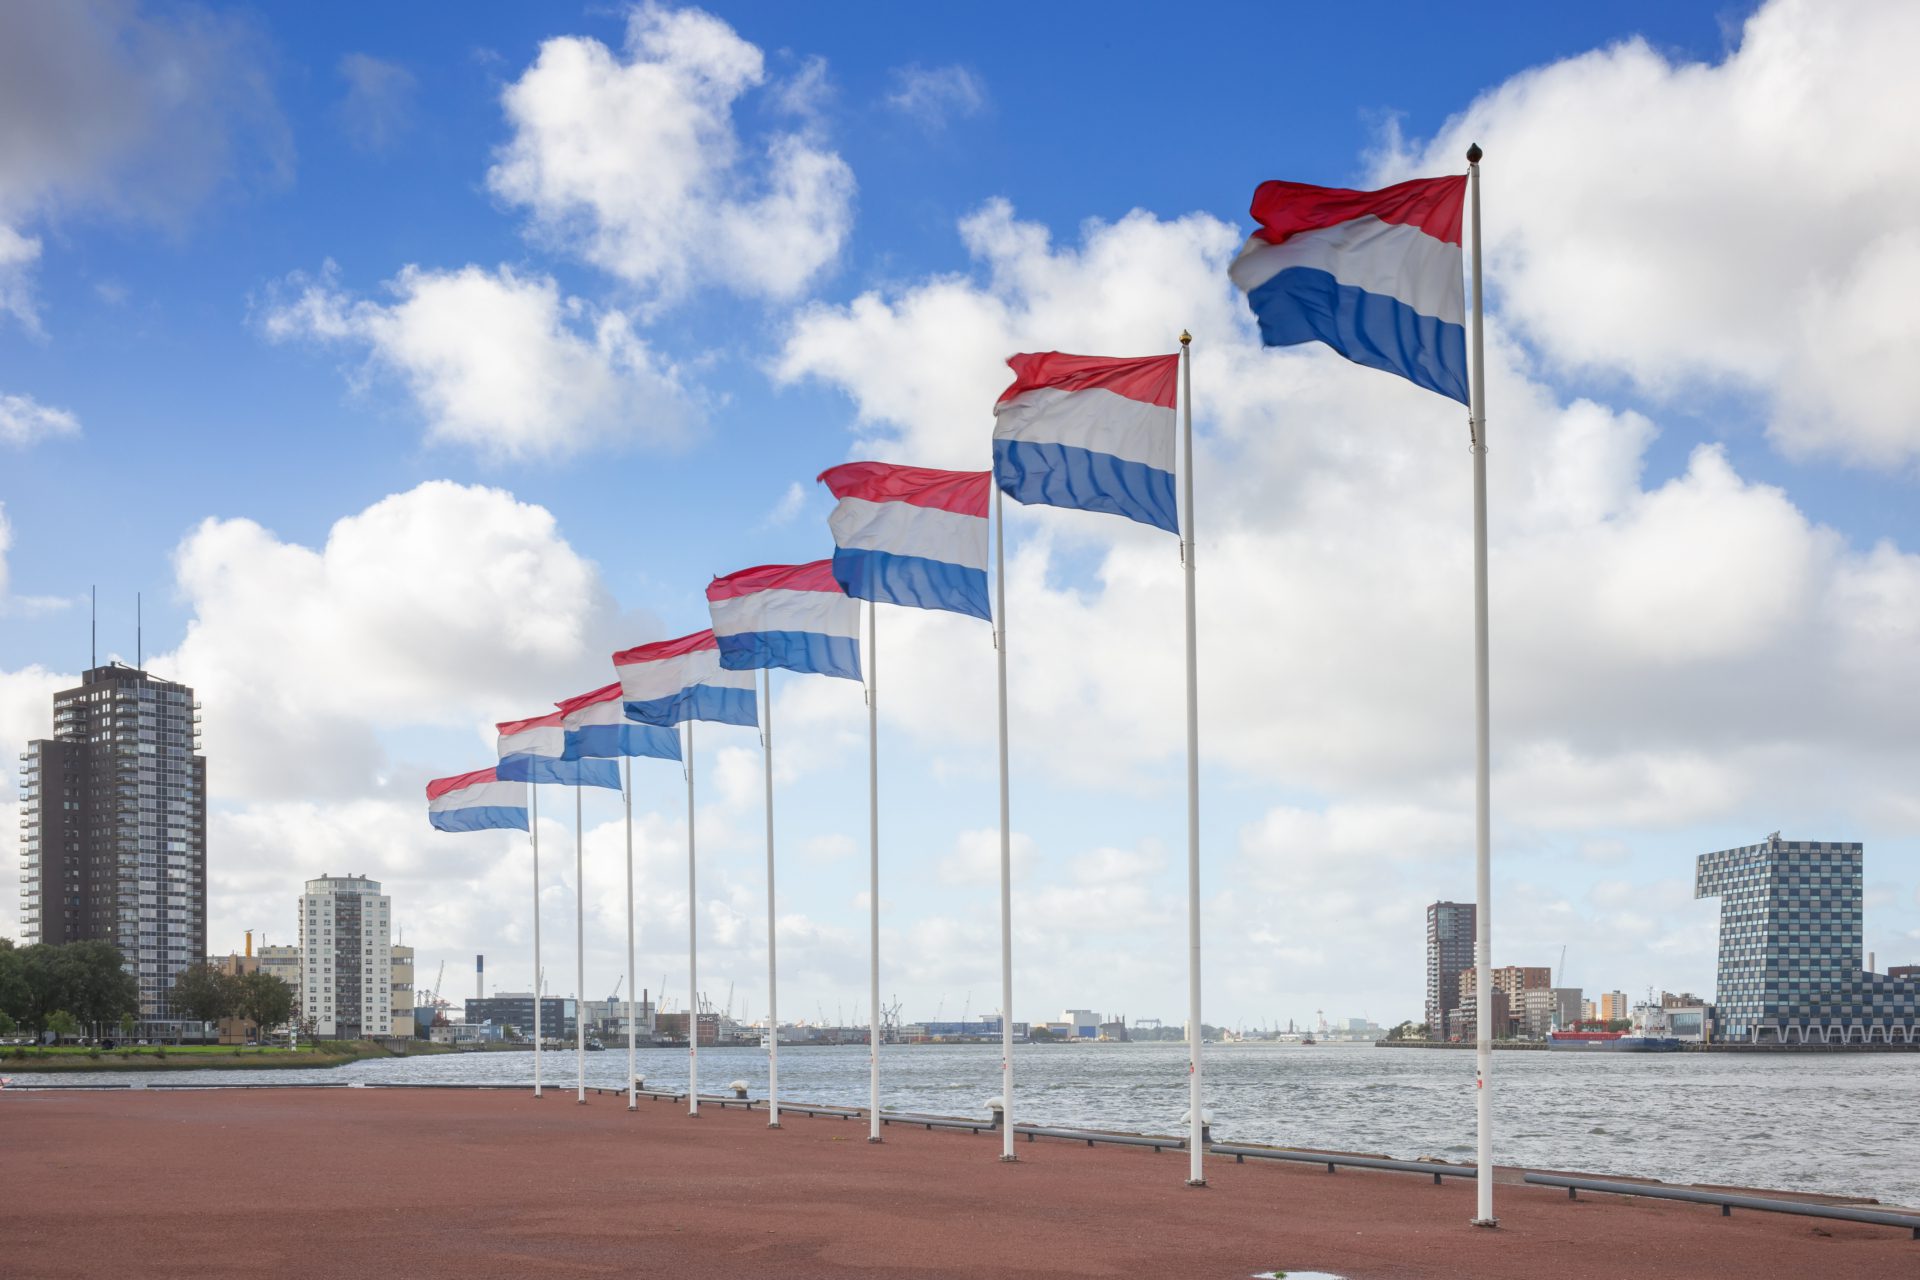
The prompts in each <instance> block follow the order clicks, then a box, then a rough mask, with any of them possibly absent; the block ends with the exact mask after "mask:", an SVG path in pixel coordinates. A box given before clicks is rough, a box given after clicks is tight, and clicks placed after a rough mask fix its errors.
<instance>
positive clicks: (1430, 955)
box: [1427, 902, 1474, 1040]
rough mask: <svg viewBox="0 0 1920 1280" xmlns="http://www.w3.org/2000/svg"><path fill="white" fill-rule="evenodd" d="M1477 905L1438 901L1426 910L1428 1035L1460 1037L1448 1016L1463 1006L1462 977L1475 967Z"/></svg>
mask: <svg viewBox="0 0 1920 1280" xmlns="http://www.w3.org/2000/svg"><path fill="white" fill-rule="evenodd" d="M1473 935H1474V905H1473V904H1472V903H1471V902H1436V903H1433V904H1432V905H1430V906H1429V907H1428V908H1427V1036H1428V1038H1429V1039H1433V1040H1446V1039H1448V1038H1450V1037H1451V1036H1453V1035H1455V1034H1457V1033H1456V1031H1455V1030H1454V1028H1452V1027H1449V1026H1448V1025H1447V1015H1448V1014H1449V1013H1450V1012H1452V1011H1453V1010H1454V1009H1455V1008H1457V1007H1458V1006H1459V1004H1460V975H1461V973H1463V972H1465V971H1467V970H1469V969H1471V968H1473Z"/></svg>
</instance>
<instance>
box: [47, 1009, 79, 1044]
mask: <svg viewBox="0 0 1920 1280" xmlns="http://www.w3.org/2000/svg"><path fill="white" fill-rule="evenodd" d="M47 1030H49V1031H51V1032H53V1035H54V1042H55V1043H56V1044H57V1043H59V1042H60V1041H62V1040H71V1039H72V1038H73V1037H74V1036H77V1035H79V1034H80V1020H79V1019H78V1018H76V1017H74V1016H73V1015H72V1014H70V1013H68V1012H67V1011H66V1010H65V1009H55V1010H54V1011H53V1012H52V1013H50V1014H48V1015H47Z"/></svg>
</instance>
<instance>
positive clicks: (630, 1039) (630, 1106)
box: [625, 756, 640, 1111]
mask: <svg viewBox="0 0 1920 1280" xmlns="http://www.w3.org/2000/svg"><path fill="white" fill-rule="evenodd" d="M626 783H627V784H626V788H625V791H626V800H627V1110H629V1111H638V1110H639V1109H640V1086H639V1085H638V1084H636V1083H634V1078H633V1066H634V1061H633V1060H634V1050H635V1049H636V1047H637V1046H638V1044H639V1040H638V1037H637V1033H636V1032H635V1030H634V1026H633V983H634V970H633V757H632V756H628V757H627V779H626Z"/></svg>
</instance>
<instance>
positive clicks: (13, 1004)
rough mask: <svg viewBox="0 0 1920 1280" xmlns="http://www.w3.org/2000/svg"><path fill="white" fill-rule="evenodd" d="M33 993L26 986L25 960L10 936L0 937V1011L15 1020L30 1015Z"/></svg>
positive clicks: (25, 1018)
mask: <svg viewBox="0 0 1920 1280" xmlns="http://www.w3.org/2000/svg"><path fill="white" fill-rule="evenodd" d="M32 1007H33V993H32V991H30V990H28V988H27V972H26V962H25V960H24V959H23V958H22V952H21V950H20V949H19V948H18V947H16V946H14V945H13V939H12V938H0V1013H4V1014H6V1015H7V1016H8V1017H10V1018H12V1019H13V1020H14V1021H15V1022H24V1021H26V1020H27V1018H28V1017H29V1016H30V1015H31V1012H32Z"/></svg>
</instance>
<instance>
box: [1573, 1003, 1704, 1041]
mask: <svg viewBox="0 0 1920 1280" xmlns="http://www.w3.org/2000/svg"><path fill="white" fill-rule="evenodd" d="M1669 1031H1670V1028H1669V1027H1668V1025H1667V1014H1666V1010H1664V1009H1662V1008H1660V1006H1658V1005H1655V1004H1651V1003H1649V1004H1646V1005H1642V1006H1641V1007H1640V1009H1639V1011H1638V1016H1637V1017H1635V1019H1634V1023H1633V1029H1632V1030H1631V1031H1586V1030H1581V1029H1579V1027H1578V1026H1577V1025H1576V1027H1575V1029H1574V1030H1572V1031H1549V1032H1547V1048H1549V1049H1566V1050H1573V1051H1578V1052H1583V1053H1594V1052H1600V1053H1673V1052H1676V1051H1677V1050H1678V1049H1679V1048H1680V1041H1679V1040H1678V1039H1677V1038H1676V1037H1674V1036H1673V1035H1671V1034H1669Z"/></svg>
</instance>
